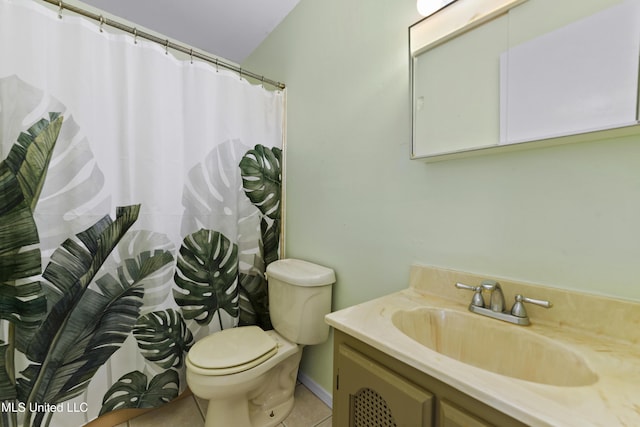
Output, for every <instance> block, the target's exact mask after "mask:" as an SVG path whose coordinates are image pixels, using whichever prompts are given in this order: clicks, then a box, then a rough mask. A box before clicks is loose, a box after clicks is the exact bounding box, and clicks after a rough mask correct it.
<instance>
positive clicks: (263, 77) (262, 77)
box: [260, 76, 264, 89]
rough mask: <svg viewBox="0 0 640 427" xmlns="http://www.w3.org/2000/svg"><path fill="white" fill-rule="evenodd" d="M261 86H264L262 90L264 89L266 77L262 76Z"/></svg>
mask: <svg viewBox="0 0 640 427" xmlns="http://www.w3.org/2000/svg"><path fill="white" fill-rule="evenodd" d="M260 86H262V89H264V76H262V84H261V85H260Z"/></svg>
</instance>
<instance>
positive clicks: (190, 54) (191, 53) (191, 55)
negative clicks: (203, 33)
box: [189, 49, 193, 64]
mask: <svg viewBox="0 0 640 427" xmlns="http://www.w3.org/2000/svg"><path fill="white" fill-rule="evenodd" d="M189 56H190V57H191V63H192V64H193V49H191V50H190V51H189Z"/></svg>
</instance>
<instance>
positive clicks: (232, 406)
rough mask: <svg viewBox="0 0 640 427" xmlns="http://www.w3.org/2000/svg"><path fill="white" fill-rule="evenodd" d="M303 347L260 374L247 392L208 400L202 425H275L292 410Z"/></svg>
mask: <svg viewBox="0 0 640 427" xmlns="http://www.w3.org/2000/svg"><path fill="white" fill-rule="evenodd" d="M301 356H302V351H300V350H298V351H296V352H295V353H294V354H292V355H291V356H289V357H287V358H286V359H285V360H283V361H282V362H280V363H279V364H278V365H276V366H274V367H273V368H272V369H271V370H270V371H268V372H266V373H265V374H264V375H263V376H261V377H260V378H256V380H255V381H256V383H259V385H258V386H257V387H256V388H255V389H254V390H252V391H250V392H249V393H248V394H247V395H245V396H244V397H243V396H234V397H231V396H230V398H229V399H224V398H223V399H220V398H215V399H211V400H209V407H208V409H207V416H206V417H205V427H229V426H233V427H275V426H277V425H279V424H280V423H281V422H282V421H283V420H284V419H285V418H286V417H287V416H288V415H289V413H290V412H291V410H292V409H293V405H294V392H295V388H296V379H297V376H298V367H299V365H300V358H301Z"/></svg>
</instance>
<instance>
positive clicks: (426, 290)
mask: <svg viewBox="0 0 640 427" xmlns="http://www.w3.org/2000/svg"><path fill="white" fill-rule="evenodd" d="M484 279H495V278H490V277H481V276H477V275H473V274H469V273H462V272H456V271H452V270H442V269H438V268H434V267H427V266H413V267H412V272H411V281H410V286H409V288H407V289H405V290H403V291H400V292H396V293H393V294H390V295H387V296H384V297H381V298H377V299H375V300H372V301H368V302H365V303H362V304H358V305H356V306H353V307H349V308H345V309H343V310H340V311H337V312H334V313H331V314H329V315H327V317H326V321H327V323H329V324H330V325H331V326H333V327H334V328H336V329H338V330H341V331H343V332H345V333H347V334H349V335H351V336H353V337H355V338H357V339H359V340H361V341H363V342H365V343H366V344H369V345H371V346H373V347H374V348H376V349H378V350H380V351H382V352H384V353H386V354H388V355H390V356H393V357H394V358H396V359H398V360H400V361H402V362H404V363H406V364H407V365H409V366H412V367H413V368H416V369H418V370H420V371H422V372H424V373H426V374H428V375H431V376H432V377H434V378H437V379H439V380H441V381H443V382H445V383H447V384H449V385H451V386H453V387H455V388H456V389H458V390H460V391H462V392H464V393H466V394H468V395H469V396H471V397H473V398H475V399H477V400H479V401H481V402H483V403H485V404H487V405H489V406H492V407H493V408H495V409H497V410H499V411H501V412H503V413H505V414H508V415H509V416H511V417H513V418H516V419H519V420H520V421H522V422H524V423H526V424H529V425H532V426H553V427H558V426H576V427H578V426H579V427H584V426H606V427H612V426H633V427H637V426H640V344H639V342H640V303H635V302H631V301H623V300H615V299H609V298H605V297H599V296H594V295H588V294H581V293H575V292H570V291H566V290H560V289H556V288H548V287H543V286H538V285H531V284H526V283H517V282H510V281H504V280H499V281H500V283H501V284H502V288H503V290H504V292H505V298H506V299H507V301H508V302H507V304H508V305H509V306H510V302H511V301H512V300H513V298H512V295H513V294H514V293H523V294H525V295H527V296H530V297H532V298H537V299H549V300H551V301H552V302H553V303H554V307H552V308H551V309H548V310H547V309H543V308H538V307H533V306H531V308H529V306H528V307H527V308H528V310H529V316H530V318H531V323H532V324H531V325H529V326H514V325H510V324H505V327H516V328H525V329H526V330H527V331H530V332H533V333H536V334H540V335H542V336H544V337H547V338H551V339H553V340H555V341H557V342H558V343H560V345H563V346H566V347H567V348H569V349H570V350H572V351H574V352H576V353H578V354H579V355H581V356H582V357H583V358H584V360H585V362H586V364H587V365H588V366H589V367H590V368H591V370H592V371H594V372H595V373H596V374H597V375H598V380H597V381H596V382H595V383H593V384H591V385H586V386H577V387H565V386H552V385H545V384H539V383H534V382H529V381H524V380H520V379H515V378H511V377H507V376H503V375H500V374H495V373H492V372H489V371H486V370H483V369H480V368H476V367H473V366H471V365H467V364H465V363H462V362H459V361H457V360H455V359H453V358H449V357H447V356H444V355H442V354H440V353H438V352H436V351H433V350H431V349H429V348H427V347H425V346H423V345H421V344H420V343H418V342H417V341H414V340H413V339H411V338H409V337H408V336H407V335H405V334H403V333H402V332H400V331H399V330H398V329H396V327H395V326H394V325H393V323H392V320H391V318H392V316H393V313H395V312H396V311H399V310H412V309H415V308H420V307H433V308H440V309H448V310H460V311H463V312H466V311H467V307H468V303H469V301H470V300H471V296H472V294H471V293H470V292H465V291H461V290H457V289H455V288H454V284H455V283H456V282H463V283H467V284H469V285H473V286H477V285H478V284H479V283H480V282H481V281H482V280H484ZM594 311H595V312H594ZM494 321H495V322H500V321H499V320H494ZM500 323H503V322H500ZM498 351H510V352H512V353H513V357H517V349H499V350H498Z"/></svg>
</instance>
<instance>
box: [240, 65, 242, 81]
mask: <svg viewBox="0 0 640 427" xmlns="http://www.w3.org/2000/svg"><path fill="white" fill-rule="evenodd" d="M240 80H242V68H240Z"/></svg>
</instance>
